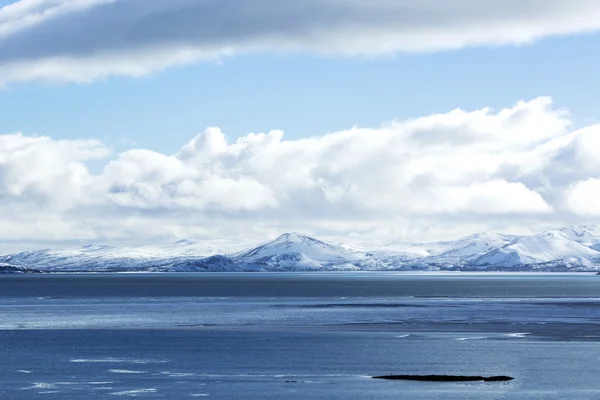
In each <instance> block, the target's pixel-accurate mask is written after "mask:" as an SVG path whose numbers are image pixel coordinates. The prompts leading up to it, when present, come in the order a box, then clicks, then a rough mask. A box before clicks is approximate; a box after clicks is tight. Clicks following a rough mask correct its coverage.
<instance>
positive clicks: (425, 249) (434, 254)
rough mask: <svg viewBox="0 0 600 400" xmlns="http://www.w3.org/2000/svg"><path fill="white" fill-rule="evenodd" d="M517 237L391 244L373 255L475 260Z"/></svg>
mask: <svg viewBox="0 0 600 400" xmlns="http://www.w3.org/2000/svg"><path fill="white" fill-rule="evenodd" d="M515 238H516V236H511V235H502V234H497V233H476V234H473V235H470V236H465V237H463V238H460V239H457V240H450V241H440V242H429V243H412V242H401V241H396V242H391V243H388V244H386V245H385V246H383V247H382V248H380V249H378V250H373V251H372V252H373V253H380V254H386V255H388V256H401V257H405V258H406V259H407V260H410V259H427V260H428V261H430V262H445V261H456V260H464V259H465V258H466V259H470V258H473V257H474V256H477V255H482V254H485V253H487V252H490V251H492V250H495V249H498V248H500V247H502V246H505V245H507V244H509V243H510V242H511V241H512V240H514V239H515Z"/></svg>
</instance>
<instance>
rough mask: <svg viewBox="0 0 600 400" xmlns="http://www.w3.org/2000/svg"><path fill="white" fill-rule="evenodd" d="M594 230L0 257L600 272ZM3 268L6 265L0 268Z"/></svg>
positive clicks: (199, 244)
mask: <svg viewBox="0 0 600 400" xmlns="http://www.w3.org/2000/svg"><path fill="white" fill-rule="evenodd" d="M599 233H600V229H598V228H597V227H593V226H575V227H569V228H563V229H557V230H552V231H547V232H544V233H541V234H537V235H531V236H508V235H500V234H475V235H471V236H467V237H464V238H461V239H458V240H454V241H443V242H434V243H409V242H392V243H391V244H388V245H386V246H382V247H378V248H373V247H371V248H370V249H368V250H367V249H364V250H356V249H355V248H352V247H350V246H344V245H332V244H329V243H325V242H323V241H320V240H317V239H314V238H311V237H308V236H305V235H302V234H299V233H286V234H283V235H281V236H280V237H278V238H277V239H275V240H273V241H270V242H267V243H264V244H261V245H259V246H255V247H252V248H250V249H248V250H241V249H242V248H243V247H245V248H248V247H249V246H248V242H246V243H239V242H233V241H230V240H220V241H205V240H183V241H179V242H176V243H172V244H167V245H161V246H147V247H138V248H134V247H129V248H116V247H110V246H84V247H80V248H76V249H66V250H41V251H33V252H24V253H18V254H12V255H8V256H4V257H0V262H4V263H8V264H11V265H14V266H18V267H25V268H32V269H39V270H42V271H50V272H53V271H54V272H56V271H95V272H114V271H157V272H159V271H174V272H186V271H187V272H197V271H198V272H199V271H320V270H470V269H475V270H480V269H485V270H506V269H518V270H527V269H529V270H556V269H566V270H600V234H599ZM5 269H7V268H5Z"/></svg>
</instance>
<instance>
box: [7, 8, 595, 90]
mask: <svg viewBox="0 0 600 400" xmlns="http://www.w3.org/2000/svg"><path fill="white" fill-rule="evenodd" d="M599 14H600V3H598V2H597V1H596V0H571V1H568V2H567V1H565V0H505V1H502V2H499V1H496V0H479V1H472V0H453V1H439V0H395V1H390V0H370V1H363V0H303V1H297V2H290V1H279V0H254V1H244V0H226V1H223V0H205V1H198V0H177V1H152V2H148V1H139V0H21V1H18V2H16V3H14V4H11V5H8V6H5V7H3V8H0V83H7V82H22V81H31V80H41V81H59V82H66V81H75V82H90V81H93V80H95V79H98V78H102V77H106V76H111V75H127V76H140V75H144V74H148V73H151V72H153V71H157V70H161V69H164V68H168V67H171V66H176V65H183V64H189V63H194V62H198V61H200V60H206V59H215V58H219V57H222V56H227V55H232V54H236V53H246V52H311V53H320V54H336V55H346V56H356V55H359V56H377V55H381V54H390V53H395V52H406V51H409V52H414V51H438V50H447V49H457V48H462V47H465V46H478V45H503V44H522V43H529V42H532V41H534V40H536V39H539V38H543V37H546V36H550V35H563V34H574V33H582V32H591V31H596V30H598V29H599V28H600V18H598V15H599Z"/></svg>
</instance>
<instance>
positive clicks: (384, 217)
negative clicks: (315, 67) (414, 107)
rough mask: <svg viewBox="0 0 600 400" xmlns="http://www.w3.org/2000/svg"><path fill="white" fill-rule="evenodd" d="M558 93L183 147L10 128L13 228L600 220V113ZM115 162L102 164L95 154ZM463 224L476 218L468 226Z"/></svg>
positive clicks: (123, 235) (161, 230) (3, 168)
mask: <svg viewBox="0 0 600 400" xmlns="http://www.w3.org/2000/svg"><path fill="white" fill-rule="evenodd" d="M571 125H572V121H571V120H570V117H569V114H568V113H567V112H566V111H565V110H560V109H556V108H555V107H553V106H552V102H551V99H549V98H545V97H542V98H537V99H534V100H531V101H520V102H518V103H517V104H515V105H514V106H513V107H511V108H506V109H502V110H497V111H495V110H490V109H487V108H484V109H480V110H475V111H465V110H460V109H457V110H452V111H450V112H447V113H444V114H435V115H429V116H424V117H421V118H416V119H412V120H406V121H394V122H390V123H387V124H385V125H383V126H381V127H378V128H358V127H354V128H351V129H348V130H345V131H339V132H333V133H328V134H324V135H320V136H311V137H307V138H303V139H298V140H285V138H284V134H283V132H281V131H271V132H268V133H251V134H248V135H246V136H244V137H241V138H239V139H237V140H236V141H228V140H227V138H226V136H225V134H224V133H223V132H221V131H220V130H219V129H218V128H208V129H206V130H205V131H204V132H203V133H201V134H199V135H198V136H196V137H195V138H193V139H192V140H191V141H190V142H189V143H187V144H185V145H183V147H182V148H181V150H180V151H179V152H178V153H177V154H172V155H166V154H161V153H158V152H155V151H151V150H147V149H132V150H129V151H125V152H122V153H119V154H114V153H112V151H111V149H109V148H107V147H106V146H105V145H104V144H103V143H101V142H99V141H97V140H93V139H80V140H54V139H52V138H49V137H44V136H30V135H24V134H4V135H0V199H1V201H0V214H1V215H2V220H3V221H2V222H3V223H2V229H0V240H2V241H18V240H24V241H36V240H42V239H48V240H70V239H75V240H78V239H81V240H100V241H102V240H104V241H107V240H115V241H119V240H131V239H132V238H135V239H136V240H138V241H139V242H144V241H146V242H147V241H151V240H154V239H155V238H175V237H190V236H197V237H198V236H200V237H247V238H253V239H259V240H263V239H268V238H272V237H275V236H277V234H279V233H281V232H283V231H293V230H297V231H303V232H307V233H310V234H315V235H319V236H321V237H340V238H342V237H344V238H347V237H348V236H357V237H363V238H369V239H374V240H375V239H379V240H389V239H390V238H394V237H401V238H405V239H414V240H435V239H444V238H449V237H458V236H460V235H465V234H469V233H473V232H477V231H479V232H481V231H500V232H509V233H528V232H538V231H540V230H542V229H545V228H547V227H555V226H563V225H566V224H571V223H581V222H585V223H593V222H595V221H599V220H600V202H598V201H597V199H598V195H599V194H600V125H592V126H587V127H584V128H581V129H576V130H574V129H572V128H571ZM90 162H94V163H95V164H97V163H98V162H103V163H104V167H103V168H100V170H99V171H98V172H97V173H93V172H92V170H91V169H90V167H89V163H90ZM459 221H460V223H458V222H459Z"/></svg>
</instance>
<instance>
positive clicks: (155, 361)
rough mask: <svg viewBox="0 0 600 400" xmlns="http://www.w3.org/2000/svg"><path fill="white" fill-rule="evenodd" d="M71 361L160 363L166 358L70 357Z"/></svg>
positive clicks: (164, 361)
mask: <svg viewBox="0 0 600 400" xmlns="http://www.w3.org/2000/svg"><path fill="white" fill-rule="evenodd" d="M70 361H71V362H72V363H121V364H161V363H166V362H167V361H166V360H145V359H126V358H115V357H105V358H72V359H71V360H70Z"/></svg>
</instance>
